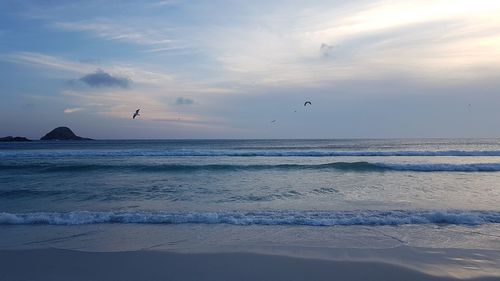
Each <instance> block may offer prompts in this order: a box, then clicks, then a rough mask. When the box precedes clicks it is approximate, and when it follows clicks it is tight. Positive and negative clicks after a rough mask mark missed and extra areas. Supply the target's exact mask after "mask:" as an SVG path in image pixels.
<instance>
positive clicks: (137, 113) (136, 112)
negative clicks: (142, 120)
mask: <svg viewBox="0 0 500 281" xmlns="http://www.w3.org/2000/svg"><path fill="white" fill-rule="evenodd" d="M139 110H140V109H137V110H136V111H135V113H134V115H132V119H135V117H137V116H141V115H140V114H139Z"/></svg>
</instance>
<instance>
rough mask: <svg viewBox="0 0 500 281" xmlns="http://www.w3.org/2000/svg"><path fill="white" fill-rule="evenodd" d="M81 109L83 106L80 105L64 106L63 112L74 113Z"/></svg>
mask: <svg viewBox="0 0 500 281" xmlns="http://www.w3.org/2000/svg"><path fill="white" fill-rule="evenodd" d="M82 110H83V108H81V107H75V108H66V109H65V110H64V113H75V112H78V111H82Z"/></svg>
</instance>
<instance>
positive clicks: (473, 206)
mask: <svg viewBox="0 0 500 281" xmlns="http://www.w3.org/2000/svg"><path fill="white" fill-rule="evenodd" d="M499 225H500V140H498V139H481V140H471V139H467V140H447V139H432V140H430V139H405V140H360V139H357V140H144V141H143V140H141V141H134V140H129V141H88V142H41V141H36V142H30V143H2V144H0V238H2V239H0V240H1V241H2V242H0V247H2V248H19V247H21V248H22V247H31V246H37V247H38V246H40V247H43V246H61V247H67V248H98V249H136V248H147V247H156V246H158V247H160V248H167V249H170V248H172V249H188V248H189V247H193V246H192V245H195V244H196V245H197V246H196V247H202V246H213V245H214V244H218V245H222V244H224V245H229V244H231V245H233V246H234V245H250V244H252V243H254V244H258V245H277V244H280V245H282V244H283V245H287V244H290V245H291V244H293V245H297V244H300V245H305V246H311V245H321V246H327V247H336V246H345V245H346V243H347V245H349V246H353V247H371V246H373V247H392V246H395V245H400V244H407V245H408V244H409V245H417V246H439V247H442V246H443V245H444V246H447V247H454V246H455V247H459V246H460V247H467V246H470V247H481V248H488V249H489V248H496V249H500V240H499V237H500V227H499ZM34 233H35V234H36V235H35V234H34ZM478 233H479V234H478ZM353 237H354V238H353ZM367 241H368V242H367ZM340 244H342V245H340Z"/></svg>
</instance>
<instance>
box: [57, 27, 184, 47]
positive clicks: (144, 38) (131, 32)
mask: <svg viewBox="0 0 500 281" xmlns="http://www.w3.org/2000/svg"><path fill="white" fill-rule="evenodd" d="M52 26H53V27H54V28H56V29H59V30H64V31H74V32H85V33H88V34H90V35H92V36H96V37H99V38H102V39H104V40H113V41H121V42H127V43H133V44H138V45H142V46H146V47H148V48H147V49H146V51H148V52H165V51H171V50H178V49H184V48H187V45H186V44H185V43H182V42H179V40H178V39H174V38H173V37H172V35H169V33H170V32H169V31H170V29H169V28H165V27H158V28H147V27H145V26H137V27H133V26H134V25H133V24H130V22H122V23H119V22H110V21H101V20H88V21H83V22H55V23H53V24H52Z"/></svg>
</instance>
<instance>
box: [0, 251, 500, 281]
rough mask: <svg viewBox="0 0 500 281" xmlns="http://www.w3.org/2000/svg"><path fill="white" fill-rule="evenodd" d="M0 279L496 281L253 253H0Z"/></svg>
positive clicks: (375, 263) (379, 264) (385, 265)
mask: <svg viewBox="0 0 500 281" xmlns="http://www.w3.org/2000/svg"><path fill="white" fill-rule="evenodd" d="M0 280H2V281H4V280H5V281H24V280H26V281H28V280H29V281H37V280H44V281H45V280H46V281H58V280H61V281H62V280H64V281H67V280H72V281H79V280H82V281H83V280H93V281H100V280H103V281H104V280H106V281H111V280H121V281H127V280H149V281H155V280H343V281H350V280H359V281H369V280H385V281H390V280H395V281H396V280H398V281H400V280H406V281H412V280H426V281H432V280H436V281H437V280H442V281H445V280H478V281H479V280H500V277H498V276H497V277H486V276H483V277H476V278H472V279H458V278H456V277H451V276H436V275H431V274H428V273H424V272H422V271H419V270H415V269H410V268H409V267H405V266H401V265H396V264H394V263H387V262H384V259H383V258H381V262H378V261H356V260H349V259H345V260H323V259H314V258H297V257H290V256H283V255H267V254H253V253H199V254H194V253H189V254H187V253H173V252H164V251H132V252H83V251H73V250H61V249H34V250H2V251H0Z"/></svg>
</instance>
